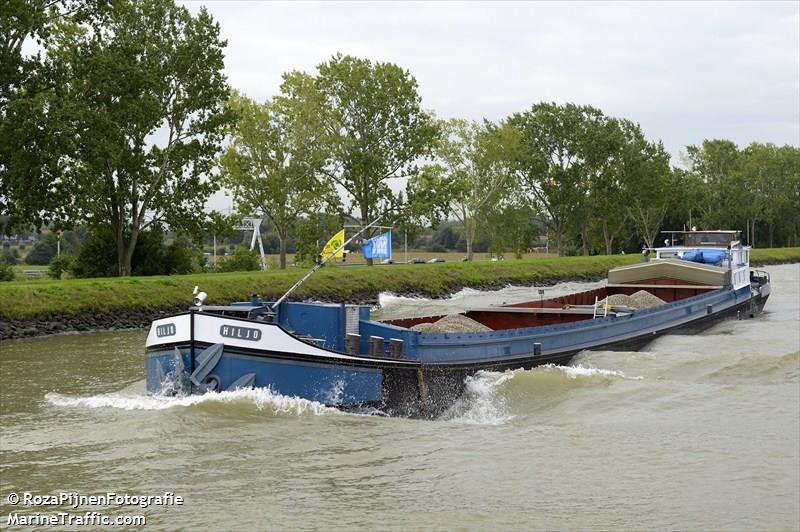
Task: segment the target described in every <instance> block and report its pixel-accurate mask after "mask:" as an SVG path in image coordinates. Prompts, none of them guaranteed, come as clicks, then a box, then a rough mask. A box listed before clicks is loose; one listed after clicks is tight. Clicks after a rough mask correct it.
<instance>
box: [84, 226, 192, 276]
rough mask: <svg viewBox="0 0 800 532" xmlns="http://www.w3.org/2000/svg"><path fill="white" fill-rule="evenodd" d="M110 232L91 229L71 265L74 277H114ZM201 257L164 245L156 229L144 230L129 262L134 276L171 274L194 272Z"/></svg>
mask: <svg viewBox="0 0 800 532" xmlns="http://www.w3.org/2000/svg"><path fill="white" fill-rule="evenodd" d="M114 241H115V239H114V236H113V235H112V234H111V231H110V230H108V229H106V230H95V231H94V232H93V233H92V234H91V235H90V237H89V238H88V239H87V240H86V242H84V244H83V246H82V247H81V250H80V252H79V253H78V256H77V257H76V258H75V260H74V262H73V263H72V266H71V272H72V275H73V276H74V277H111V276H114V275H116V267H117V255H116V250H115V249H114V245H113V244H114ZM201 256H202V255H201V254H200V253H199V252H197V251H194V250H192V249H190V248H188V247H186V246H184V245H181V243H179V242H178V241H176V242H173V243H172V244H170V245H169V246H165V245H164V233H163V231H162V230H161V228H160V227H154V228H153V229H151V230H149V231H144V232H142V233H141V235H140V241H139V245H138V246H137V248H136V252H135V253H134V255H133V257H132V261H131V265H132V271H133V274H134V275H172V274H185V273H191V272H194V271H197V270H198V269H199V268H200V257H201Z"/></svg>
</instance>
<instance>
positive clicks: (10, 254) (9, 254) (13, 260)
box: [2, 249, 17, 265]
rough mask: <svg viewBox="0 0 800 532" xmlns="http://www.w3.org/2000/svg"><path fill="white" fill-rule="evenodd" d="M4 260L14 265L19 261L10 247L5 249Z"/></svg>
mask: <svg viewBox="0 0 800 532" xmlns="http://www.w3.org/2000/svg"><path fill="white" fill-rule="evenodd" d="M14 251H16V250H14ZM2 260H3V261H4V262H5V263H6V264H12V265H13V264H16V263H17V258H16V257H15V256H14V252H13V251H11V250H10V249H4V250H3V254H2Z"/></svg>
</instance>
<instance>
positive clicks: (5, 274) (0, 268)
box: [0, 257, 16, 281]
mask: <svg viewBox="0 0 800 532" xmlns="http://www.w3.org/2000/svg"><path fill="white" fill-rule="evenodd" d="M14 277H16V275H15V274H14V269H13V268H12V267H11V266H9V265H8V264H7V263H6V261H5V260H3V258H2V257H0V281H13V280H14Z"/></svg>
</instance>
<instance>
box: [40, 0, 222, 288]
mask: <svg viewBox="0 0 800 532" xmlns="http://www.w3.org/2000/svg"><path fill="white" fill-rule="evenodd" d="M219 31H220V30H219V26H218V24H216V23H215V22H214V21H213V19H212V18H211V16H210V15H209V14H208V12H207V11H206V10H205V9H204V8H202V9H200V11H199V13H198V14H197V15H196V16H192V15H191V14H190V13H189V11H188V10H187V9H185V8H183V7H177V6H175V4H174V3H173V1H172V0H144V1H135V2H134V1H117V2H110V3H109V5H108V7H107V9H103V10H101V11H100V12H99V13H98V14H97V16H96V17H94V18H92V19H91V20H89V21H88V22H87V23H85V24H82V25H80V26H79V27H75V26H67V27H64V28H62V31H61V32H60V33H59V34H58V36H57V38H56V39H55V44H54V45H53V46H52V47H51V48H49V49H48V60H49V61H50V62H51V64H52V67H53V68H54V69H57V70H58V71H59V72H61V73H62V75H64V76H65V77H66V78H67V79H68V80H69V83H67V84H65V85H63V86H61V87H59V90H58V91H57V92H58V94H57V95H56V97H55V98H54V100H53V105H54V108H58V109H62V110H63V113H64V114H66V115H67V116H68V122H69V124H70V127H71V133H72V134H73V135H74V143H75V151H74V153H70V154H69V157H68V160H67V161H66V162H65V163H64V164H63V165H62V169H63V175H62V177H61V178H60V183H62V184H63V186H64V188H66V190H67V191H68V192H69V193H70V197H71V198H72V199H73V200H74V210H75V213H74V215H73V221H84V222H85V223H86V224H87V225H89V226H90V227H94V228H98V227H102V226H109V227H110V228H111V229H112V231H113V234H114V241H115V246H116V256H117V264H118V273H119V274H120V275H130V274H131V258H132V256H133V253H134V250H135V248H136V244H137V240H138V238H139V234H140V232H141V231H143V230H145V229H147V228H148V227H151V226H153V225H155V224H160V223H162V222H166V223H168V224H169V225H170V226H171V227H172V228H173V229H183V230H186V231H196V230H198V228H199V224H200V223H201V217H199V216H198V213H201V212H202V210H203V207H204V203H205V200H206V199H207V198H208V196H209V195H210V194H211V193H212V192H213V191H215V190H216V189H217V188H218V187H217V185H216V183H215V181H214V179H213V176H212V175H211V172H210V171H211V169H212V168H213V163H214V160H215V157H216V155H217V153H218V151H219V149H220V142H221V139H222V135H223V132H224V127H225V126H226V125H227V124H228V123H229V122H230V121H231V120H232V118H233V116H232V115H231V113H230V112H229V111H227V110H226V108H225V105H224V103H225V101H226V100H227V95H228V85H227V83H226V80H225V76H224V75H223V73H222V70H223V68H224V64H223V60H224V56H223V48H224V46H225V42H224V41H222V40H220V38H219Z"/></svg>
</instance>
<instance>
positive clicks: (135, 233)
mask: <svg viewBox="0 0 800 532" xmlns="http://www.w3.org/2000/svg"><path fill="white" fill-rule="evenodd" d="M120 234H121V236H122V237H123V238H122V262H120V265H119V274H120V276H121V277H128V276H130V275H131V273H132V271H131V260H132V259H133V251H134V250H135V249H136V241H137V240H138V239H139V228H138V227H132V228H131V236H130V239H129V240H128V242H127V243H126V242H125V239H124V232H121V233H120ZM117 245H118V246H119V241H118V243H117ZM117 249H118V251H119V247H118V248H117Z"/></svg>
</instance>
